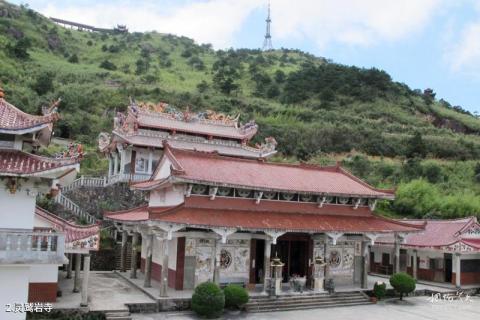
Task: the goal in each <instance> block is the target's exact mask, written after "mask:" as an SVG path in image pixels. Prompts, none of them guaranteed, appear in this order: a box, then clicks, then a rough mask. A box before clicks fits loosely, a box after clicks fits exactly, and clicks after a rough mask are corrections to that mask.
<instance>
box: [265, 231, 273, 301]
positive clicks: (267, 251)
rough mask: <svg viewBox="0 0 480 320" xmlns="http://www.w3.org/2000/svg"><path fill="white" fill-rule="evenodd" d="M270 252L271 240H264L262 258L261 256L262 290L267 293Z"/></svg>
mask: <svg viewBox="0 0 480 320" xmlns="http://www.w3.org/2000/svg"><path fill="white" fill-rule="evenodd" d="M271 254H272V240H270V239H266V240H265V249H264V255H263V256H264V258H263V269H264V272H263V273H264V275H265V276H264V278H263V292H264V293H267V291H268V285H269V283H270V276H271V275H270V260H271Z"/></svg>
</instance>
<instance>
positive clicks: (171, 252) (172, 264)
mask: <svg viewBox="0 0 480 320" xmlns="http://www.w3.org/2000/svg"><path fill="white" fill-rule="evenodd" d="M168 242H169V246H168V268H169V269H172V270H177V243H178V239H177V238H173V239H172V240H169V241H168ZM142 247H143V246H142ZM142 249H143V248H142ZM142 252H143V250H142ZM143 258H145V257H144V256H143ZM152 262H154V263H156V264H160V265H161V264H163V240H158V239H157V238H154V240H153V252H152Z"/></svg>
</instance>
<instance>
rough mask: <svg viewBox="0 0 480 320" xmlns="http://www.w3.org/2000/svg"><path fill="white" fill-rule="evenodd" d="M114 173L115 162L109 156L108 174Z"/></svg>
mask: <svg viewBox="0 0 480 320" xmlns="http://www.w3.org/2000/svg"><path fill="white" fill-rule="evenodd" d="M111 175H113V163H112V157H111V156H108V176H109V177H110V176H111Z"/></svg>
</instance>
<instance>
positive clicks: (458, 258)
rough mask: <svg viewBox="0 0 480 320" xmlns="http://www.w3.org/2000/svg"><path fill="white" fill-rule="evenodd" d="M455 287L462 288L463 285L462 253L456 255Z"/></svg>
mask: <svg viewBox="0 0 480 320" xmlns="http://www.w3.org/2000/svg"><path fill="white" fill-rule="evenodd" d="M454 257H455V287H457V288H460V287H461V286H462V283H461V275H462V266H461V261H462V258H461V255H460V253H455V256H454Z"/></svg>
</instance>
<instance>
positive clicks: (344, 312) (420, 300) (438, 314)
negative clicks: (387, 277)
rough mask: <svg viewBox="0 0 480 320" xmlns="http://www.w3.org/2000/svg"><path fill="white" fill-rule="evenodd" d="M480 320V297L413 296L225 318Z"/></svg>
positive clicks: (150, 318) (181, 317)
mask: <svg viewBox="0 0 480 320" xmlns="http://www.w3.org/2000/svg"><path fill="white" fill-rule="evenodd" d="M132 316H133V318H132V319H135V320H163V319H178V320H188V319H198V318H197V317H195V316H194V315H192V314H175V313H157V314H142V315H141V314H134V315H132ZM479 318H480V297H472V298H471V302H459V301H454V302H435V303H432V302H431V301H429V298H428V297H410V298H407V299H406V300H405V301H404V302H403V303H400V302H399V301H398V300H397V299H395V300H390V301H387V302H380V303H378V304H375V305H365V306H355V307H341V308H325V309H312V310H302V311H285V312H269V313H252V314H241V315H239V316H228V315H226V316H225V317H224V319H242V320H243V319H245V320H246V319H252V320H253V319H255V320H290V319H302V320H318V319H322V320H330V319H331V320H358V319H368V320H385V319H388V320H423V319H428V320H453V319H462V320H470V319H472V320H474V319H475V320H476V319H479Z"/></svg>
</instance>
